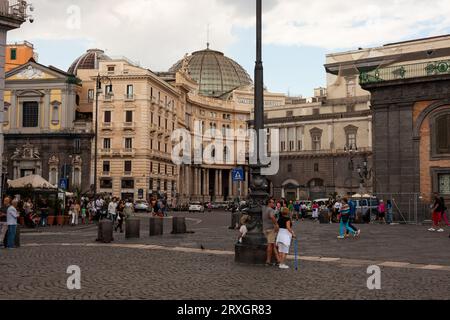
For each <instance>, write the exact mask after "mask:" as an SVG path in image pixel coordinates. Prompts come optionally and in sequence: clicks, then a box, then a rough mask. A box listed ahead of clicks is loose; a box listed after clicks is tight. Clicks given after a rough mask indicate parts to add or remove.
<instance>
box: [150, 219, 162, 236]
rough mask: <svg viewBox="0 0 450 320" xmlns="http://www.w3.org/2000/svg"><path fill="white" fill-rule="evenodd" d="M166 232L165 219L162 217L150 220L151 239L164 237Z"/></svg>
mask: <svg viewBox="0 0 450 320" xmlns="http://www.w3.org/2000/svg"><path fill="white" fill-rule="evenodd" d="M163 232H164V219H163V218H160V217H151V218H150V233H149V234H150V237H152V236H162V235H163Z"/></svg>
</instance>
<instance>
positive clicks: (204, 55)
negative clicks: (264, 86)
mask: <svg viewBox="0 0 450 320" xmlns="http://www.w3.org/2000/svg"><path fill="white" fill-rule="evenodd" d="M183 67H187V71H188V73H189V76H190V77H191V78H192V79H193V80H195V81H196V82H197V83H198V84H199V85H200V94H201V95H204V96H209V97H216V98H218V97H220V96H222V95H224V94H225V93H228V92H230V91H233V90H234V89H237V88H239V87H242V86H248V85H251V84H253V81H252V79H251V78H250V76H249V75H248V73H247V71H245V69H244V68H243V67H241V66H240V65H239V64H238V63H237V62H235V61H234V60H232V59H230V58H228V57H226V56H225V55H224V54H223V53H222V52H219V51H214V50H210V49H209V48H208V49H206V50H202V51H197V52H194V53H192V55H190V56H187V57H186V58H184V59H181V60H180V61H178V62H177V63H176V64H174V65H173V66H172V68H170V70H169V72H177V71H178V70H180V69H182V68H183Z"/></svg>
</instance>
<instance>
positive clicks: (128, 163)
mask: <svg viewBox="0 0 450 320" xmlns="http://www.w3.org/2000/svg"><path fill="white" fill-rule="evenodd" d="M123 170H124V171H125V172H126V173H131V161H125V163H124V169H123Z"/></svg>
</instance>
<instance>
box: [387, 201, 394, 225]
mask: <svg viewBox="0 0 450 320" xmlns="http://www.w3.org/2000/svg"><path fill="white" fill-rule="evenodd" d="M386 211H387V215H386V222H387V224H392V223H393V222H394V207H393V205H392V200H388V201H387V202H386Z"/></svg>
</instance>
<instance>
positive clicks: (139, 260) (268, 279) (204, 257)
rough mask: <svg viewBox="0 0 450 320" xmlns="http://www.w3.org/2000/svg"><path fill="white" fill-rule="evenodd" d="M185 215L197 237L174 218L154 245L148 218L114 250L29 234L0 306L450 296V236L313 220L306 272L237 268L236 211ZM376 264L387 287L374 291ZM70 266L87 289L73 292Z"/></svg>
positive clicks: (76, 235)
mask: <svg viewBox="0 0 450 320" xmlns="http://www.w3.org/2000/svg"><path fill="white" fill-rule="evenodd" d="M176 215H183V214H176ZM184 215H185V216H187V217H188V218H189V219H188V221H187V223H188V230H192V231H194V232H195V233H193V234H186V235H171V234H170V231H171V220H170V219H166V220H165V234H164V235H163V236H161V237H152V238H150V237H149V236H148V231H147V230H148V221H147V220H148V219H146V218H144V217H143V216H142V217H143V218H142V221H141V239H137V240H135V239H133V240H125V238H124V234H116V235H115V241H114V243H113V244H111V245H109V244H108V245H100V244H96V243H95V241H94V240H95V238H96V228H95V226H88V227H85V226H83V227H74V228H71V227H64V228H59V227H52V228H45V229H41V230H38V232H36V231H35V230H24V232H23V233H22V237H21V240H22V241H21V242H22V247H21V248H20V249H16V250H0V273H1V274H2V275H5V274H7V275H8V276H7V277H6V278H5V277H3V278H2V281H1V282H0V299H90V300H92V299H250V300H258V299H446V300H448V299H450V290H449V288H450V250H448V248H449V242H450V239H449V238H448V233H444V234H437V233H429V232H427V231H426V229H427V228H426V227H423V226H406V225H396V226H385V225H362V226H361V229H362V237H361V239H359V240H355V239H348V240H344V241H338V240H337V239H336V235H337V229H338V226H337V225H321V224H315V223H312V222H311V221H306V222H304V223H299V224H296V226H295V228H296V229H297V233H298V234H299V235H300V239H299V242H300V252H301V261H300V269H299V270H298V271H295V270H293V269H290V270H287V271H286V270H279V269H277V268H272V267H257V266H242V265H237V264H235V263H234V256H233V250H234V243H235V240H236V236H237V234H236V231H234V230H228V226H229V223H230V217H229V214H228V213H221V212H214V213H206V214H204V215H202V214H184ZM200 246H203V247H204V248H206V250H201V249H200ZM320 257H325V258H322V259H320ZM333 258H335V259H333ZM402 262H403V263H402ZM289 263H290V264H291V266H292V261H290V262H289ZM373 263H376V264H377V265H380V266H381V270H382V274H381V285H382V289H381V290H368V289H367V278H368V277H369V275H368V274H367V267H368V265H371V264H373ZM69 265H78V266H80V268H81V273H82V275H81V286H82V288H81V290H75V291H70V290H68V289H67V287H66V281H67V277H68V276H69V275H68V274H66V269H67V267H68V266H69Z"/></svg>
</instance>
